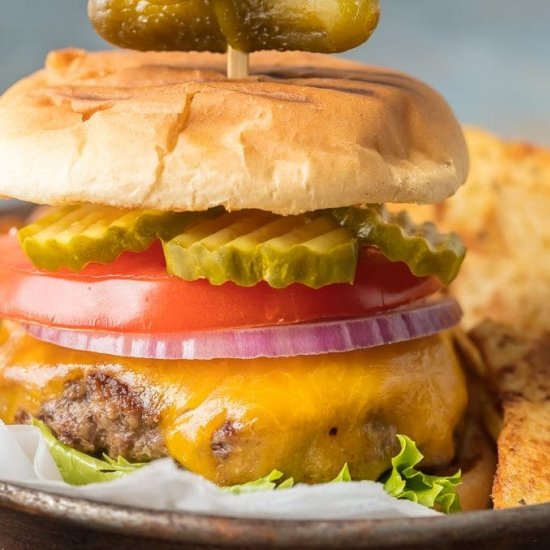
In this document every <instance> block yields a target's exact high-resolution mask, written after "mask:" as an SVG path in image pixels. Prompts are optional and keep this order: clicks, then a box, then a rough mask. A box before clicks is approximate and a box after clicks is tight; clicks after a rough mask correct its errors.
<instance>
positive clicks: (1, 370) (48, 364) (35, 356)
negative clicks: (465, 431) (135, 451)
mask: <svg viewBox="0 0 550 550" xmlns="http://www.w3.org/2000/svg"><path fill="white" fill-rule="evenodd" d="M8 326H9V331H10V334H9V335H8V336H7V335H6V334H4V335H3V337H2V338H1V339H0V418H2V420H4V422H7V423H13V422H14V421H15V419H16V417H17V413H18V412H19V411H25V412H26V413H28V414H30V415H39V414H40V410H41V407H42V406H43V404H44V403H46V402H48V401H49V400H52V399H56V398H57V397H59V396H60V395H61V394H62V392H63V391H64V388H65V387H66V384H67V383H68V382H70V381H71V380H76V379H78V378H80V377H83V376H86V375H88V374H90V373H92V372H101V373H103V374H106V375H108V376H110V377H114V378H116V379H117V380H119V381H120V382H122V383H123V384H125V385H126V386H127V387H128V388H129V391H131V392H132V394H133V396H134V398H136V399H139V400H140V402H141V403H142V404H143V406H144V407H147V410H149V411H154V412H155V414H157V415H158V418H159V426H160V430H161V434H162V436H163V438H164V441H165V444H166V447H167V449H168V453H169V454H170V455H171V456H173V457H174V458H175V459H176V460H178V461H179V462H180V463H181V464H182V465H184V466H185V467H186V468H188V469H189V470H191V471H193V472H197V473H199V474H202V475H203V476H204V477H206V478H208V479H210V480H212V481H214V482H216V483H219V484H222V485H225V484H237V483H243V482H246V481H249V480H252V479H256V478H259V477H260V476H264V475H266V474H267V473H269V472H270V471H271V470H273V469H274V468H278V469H280V470H282V471H283V472H285V474H286V475H287V476H293V477H294V478H295V479H296V480H297V481H305V482H322V481H327V480H330V479H332V478H334V477H335V476H336V474H337V473H338V471H339V470H340V469H341V468H342V466H343V464H344V463H348V464H349V467H350V470H351V474H352V476H353V477H354V478H355V479H376V478H378V477H379V476H380V475H381V474H382V473H383V472H384V471H385V470H386V469H387V468H388V466H389V465H390V462H389V461H390V458H391V456H393V455H395V454H396V452H397V451H398V448H399V446H398V442H397V440H396V438H395V434H396V433H402V434H406V435H408V436H409V437H411V438H412V439H413V440H415V441H416V442H417V444H418V446H419V448H420V450H421V451H422V453H423V454H424V455H425V457H426V458H425V462H424V465H425V466H438V465H444V464H446V463H448V462H449V461H450V460H451V459H452V458H453V456H454V443H453V436H454V434H455V431H456V429H457V426H458V425H459V424H460V422H461V420H462V418H463V415H464V411H465V408H466V402H467V393H466V385H465V380H464V375H463V373H462V370H461V367H460V365H459V364H458V362H457V359H456V356H455V353H454V350H453V346H452V342H451V338H450V336H449V334H445V333H444V334H440V335H437V336H432V337H429V338H424V339H420V340H416V341H412V342H407V343H403V344H395V345H391V346H384V347H379V348H373V349H369V350H361V351H354V352H350V353H342V354H330V355H321V356H313V357H294V358H284V359H258V360H246V361H245V360H230V359H226V360H214V361H151V360H139V359H129V358H121V357H114V356H107V355H99V354H93V353H87V352H79V351H72V350H67V349H63V348H59V347H56V346H54V345H51V344H46V343H43V342H39V341H37V340H35V339H33V338H31V337H30V336H28V335H26V334H25V333H23V331H22V330H21V329H20V328H19V327H17V326H15V325H8ZM3 330H4V331H5V330H6V329H5V328H4V329H3ZM2 341H3V342H2Z"/></svg>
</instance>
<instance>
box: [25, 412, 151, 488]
mask: <svg viewBox="0 0 550 550" xmlns="http://www.w3.org/2000/svg"><path fill="white" fill-rule="evenodd" d="M32 425H33V426H36V427H37V428H38V429H39V430H40V432H41V433H42V436H43V437H44V440H45V442H46V444H47V446H48V449H49V450H50V453H51V455H52V457H53V459H54V460H55V463H56V464H57V467H58V468H59V472H60V473H61V477H62V478H63V479H64V481H65V482H66V483H70V484H71V485H87V484H88V483H101V482H105V481H112V480H113V479H118V478H120V477H123V476H125V475H126V474H128V473H130V472H134V471H135V470H138V469H139V468H141V467H142V466H144V465H145V464H137V463H136V464H132V463H130V462H128V461H127V460H125V459H124V458H122V457H119V458H118V460H113V459H112V458H109V457H108V456H106V455H104V456H103V459H100V458H94V457H93V456H90V455H87V454H86V453H81V452H80V451H76V450H75V449H71V447H68V446H67V445H64V444H63V443H61V442H60V441H58V440H57V439H56V438H55V436H54V435H53V434H52V432H51V431H50V429H49V428H48V427H47V426H46V424H44V422H41V421H40V420H36V419H33V420H32Z"/></svg>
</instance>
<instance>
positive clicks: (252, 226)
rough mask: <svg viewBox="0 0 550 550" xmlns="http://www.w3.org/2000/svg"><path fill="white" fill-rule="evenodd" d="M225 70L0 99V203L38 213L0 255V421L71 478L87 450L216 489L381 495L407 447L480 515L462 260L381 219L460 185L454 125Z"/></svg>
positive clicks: (171, 65)
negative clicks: (462, 330) (351, 483)
mask: <svg viewBox="0 0 550 550" xmlns="http://www.w3.org/2000/svg"><path fill="white" fill-rule="evenodd" d="M224 64H225V59H224V56H223V55H219V54H213V53H174V52H170V53H151V52H143V53H139V52H128V51H109V52H101V53H87V52H84V51H81V50H63V51H56V52H53V53H51V54H50V55H49V56H48V59H47V62H46V67H45V68H44V69H43V70H41V71H40V72H38V73H36V74H34V75H32V76H30V77H28V78H26V79H24V80H23V81H21V82H19V83H17V84H16V85H15V86H13V87H12V88H11V89H9V90H8V91H7V92H6V93H5V94H4V95H3V96H2V98H1V99H0V194H2V195H3V196H5V197H11V198H17V199H21V200H24V201H29V202H32V203H35V204H37V205H47V206H45V207H41V208H39V213H37V214H36V215H35V216H34V219H33V220H29V221H28V223H27V224H26V225H25V226H24V227H22V228H20V229H19V230H13V231H11V232H10V233H9V234H7V235H4V236H2V237H1V238H0V257H1V262H0V317H1V318H2V319H3V322H2V325H1V327H2V328H1V336H0V418H1V419H2V420H3V421H4V422H5V423H7V424H14V423H28V422H33V423H34V424H35V425H37V426H40V428H41V430H42V431H43V433H44V434H45V436H46V437H47V438H48V440H49V441H50V442H51V441H54V442H55V445H56V446H55V453H54V456H55V458H56V460H58V464H59V465H60V468H61V470H62V472H63V475H64V477H65V479H67V480H75V479H78V480H82V479H83V478H85V474H86V472H85V471H80V472H78V471H75V469H76V470H78V468H83V469H84V470H85V466H83V465H82V464H83V462H82V461H81V462H78V461H72V462H71V461H66V462H63V456H62V455H63V454H65V456H70V454H71V453H78V456H83V454H84V455H86V456H88V457H93V459H94V460H96V461H98V462H102V463H103V464H104V465H105V466H104V468H103V469H101V468H99V469H100V470H101V471H102V472H104V473H105V472H107V473H109V475H111V474H112V475H113V476H118V475H120V474H121V473H123V471H127V470H129V469H132V467H134V466H135V467H138V466H139V465H141V464H143V463H148V462H150V461H153V460H155V459H159V458H162V457H167V456H168V457H172V458H173V459H174V460H175V461H177V463H179V464H181V466H182V467H183V468H185V469H187V470H189V471H191V472H194V473H196V474H199V475H201V476H203V477H205V478H207V479H208V480H211V481H213V482H215V483H216V484H218V485H220V486H226V487H234V486H241V485H242V484H246V483H250V482H254V481H255V480H258V479H262V478H264V477H265V476H269V475H270V473H271V472H273V471H274V470H278V471H280V472H282V473H284V476H285V479H290V478H292V479H293V480H294V481H295V482H300V483H323V482H328V481H331V480H333V479H335V478H336V477H337V476H338V474H339V473H341V471H342V468H343V467H344V466H346V467H347V470H346V471H347V472H349V477H350V478H351V479H353V480H364V479H369V480H379V479H382V480H385V481H386V483H387V482H388V479H389V478H390V477H391V472H392V468H393V469H394V470H395V468H396V467H397V466H396V461H395V457H397V456H399V455H400V453H401V455H403V452H404V450H405V448H406V447H407V446H409V447H410V446H416V448H417V449H418V450H419V451H420V452H421V453H422V455H423V460H422V462H421V463H420V465H418V466H417V467H418V468H419V469H421V470H422V472H424V473H425V474H426V475H425V478H424V479H425V480H426V483H430V480H432V479H438V480H439V481H440V484H442V485H445V483H443V482H441V480H443V479H444V480H447V481H446V483H447V485H445V487H447V489H448V491H449V492H454V491H455V488H454V486H455V485H456V483H451V482H450V481H449V480H451V479H452V480H455V481H457V479H458V478H457V477H456V476H454V475H453V474H455V472H456V470H457V469H458V468H460V467H462V469H463V474H464V475H463V481H464V484H463V485H462V486H461V487H460V488H459V489H458V490H459V491H461V497H462V504H463V507H464V508H468V507H470V508H471V507H480V506H484V505H485V504H486V503H487V501H488V495H489V491H490V486H491V480H492V474H493V471H492V468H493V465H492V463H491V461H492V458H491V453H490V452H489V451H487V448H486V447H484V443H483V440H482V437H481V436H480V432H479V431H477V430H476V428H475V415H474V414H473V413H472V412H471V410H472V407H471V406H470V407H469V406H468V383H467V377H466V374H465V372H464V370H463V368H462V361H461V358H460V356H459V354H458V353H457V350H456V348H455V345H454V340H455V338H454V335H455V332H456V325H457V324H458V322H459V320H460V308H459V306H458V304H457V303H456V302H455V301H454V300H453V299H452V298H450V297H448V296H446V294H445V291H444V289H445V286H446V284H448V283H449V282H450V281H451V280H452V279H453V277H454V276H455V275H456V273H457V272H458V269H459V267H460V263H461V261H462V258H463V256H464V249H463V246H462V244H461V243H460V241H459V240H458V238H457V237H456V236H454V235H442V234H440V233H439V232H438V231H437V229H436V228H435V226H433V225H432V224H423V225H414V224H413V223H412V222H411V221H410V220H409V219H408V218H407V216H405V215H403V214H397V213H391V212H390V210H389V209H388V208H386V206H384V205H387V204H395V203H405V202H416V203H436V202H439V201H441V200H443V199H445V198H446V197H448V196H450V195H452V194H453V193H454V192H455V191H456V190H457V189H458V187H459V186H460V185H461V184H462V183H463V182H464V181H465V178H466V175H467V169H468V156H467V149H466V145H465V141H464V138H463V135H462V132H461V129H460V127H459V124H458V123H457V121H456V120H455V118H454V116H453V114H452V111H451V110H450V108H449V107H448V106H447V104H446V103H445V102H444V100H443V99H442V98H441V97H440V96H439V95H438V94H437V93H436V92H434V91H433V90H432V89H430V88H429V87H428V86H426V85H424V84H422V83H420V82H418V81H417V80H415V79H413V78H411V77H409V76H406V75H403V74H400V73H397V72H393V71H390V70H386V69H381V68H375V67H368V66H364V65H361V64H357V63H353V62H350V61H344V60H342V59H336V58H331V57H328V56H323V55H319V54H307V53H296V52H283V53H273V52H261V53H257V54H253V55H252V56H251V75H250V77H249V78H248V79H246V80H242V81H239V80H228V79H227V77H226V76H225V67H224ZM398 436H399V437H398ZM480 438H481V439H480ZM483 449H485V450H483ZM52 452H53V451H52ZM418 460H419V458H417V460H416V461H415V463H414V465H415V466H416V462H418ZM69 462H70V466H68V465H67V464H69ZM84 462H85V461H84ZM79 464H80V466H79ZM401 473H402V474H403V472H401ZM469 473H470V474H471V479H472V480H474V481H473V482H471V483H468V482H467V480H468V479H469V478H468V475H469ZM403 475H405V474H403ZM93 480H95V481H97V478H94V479H93ZM447 489H445V491H447ZM411 492H414V491H412V490H411V491H409V497H410V493H411ZM396 496H399V495H397V494H396ZM432 504H433V502H432ZM440 504H441V502H440Z"/></svg>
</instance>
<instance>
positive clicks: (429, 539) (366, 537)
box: [0, 481, 550, 548]
mask: <svg viewBox="0 0 550 550" xmlns="http://www.w3.org/2000/svg"><path fill="white" fill-rule="evenodd" d="M0 507H4V508H8V509H11V510H16V511H19V512H25V513H28V514H33V515H39V516H42V517H45V518H49V519H51V520H60V521H66V522H70V523H72V524H74V525H79V526H81V527H84V528H88V529H92V530H100V531H108V532H112V533H118V534H123V535H132V536H140V537H144V538H149V539H157V540H163V541H170V542H180V543H194V544H201V545H208V544H211V545H213V544H215V545H217V546H220V545H222V546H233V545H243V544H246V545H252V546H254V547H256V546H258V547H259V546H264V547H268V548H269V547H271V548H273V547H288V546H300V547H319V546H323V547H333V548H337V547H342V545H345V546H347V547H359V546H362V547H368V548H384V547H385V548H399V547H403V546H404V545H405V544H410V543H411V542H414V544H423V545H429V544H433V542H434V540H439V541H442V540H445V541H446V542H447V543H448V544H449V545H452V543H453V542H455V543H456V542H461V543H466V542H476V541H482V540H502V538H503V537H505V538H507V539H508V538H510V539H511V538H514V539H516V541H517V542H520V541H521V540H524V541H527V540H533V537H535V538H537V537H538V538H539V540H540V536H541V535H543V536H544V534H545V533H546V536H548V540H549V542H550V529H549V528H548V526H549V525H550V503H547V504H538V505H532V506H525V507H519V508H510V509H506V510H483V511H479V512H464V513H461V514H455V515H451V516H442V517H421V518H397V519H371V520H369V519H365V520H357V519H356V520H300V521H294V520H269V519H248V518H247V519H245V518H228V517H219V516H212V515H206V514H200V513H191V512H167V511H157V510H151V509H147V508H134V507H129V506H122V505H116V504H108V503H103V502H98V501H93V500H88V499H85V498H80V497H79V498H74V497H69V496H64V495H59V494H55V493H53V492H47V491H43V490H38V489H33V488H30V487H25V486H23V485H18V484H17V483H10V482H2V481H0Z"/></svg>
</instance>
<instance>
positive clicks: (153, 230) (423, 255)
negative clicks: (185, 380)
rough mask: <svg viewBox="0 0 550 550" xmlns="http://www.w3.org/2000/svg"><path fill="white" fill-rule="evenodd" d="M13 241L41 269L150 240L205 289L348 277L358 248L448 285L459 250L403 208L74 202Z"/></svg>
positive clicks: (136, 247) (102, 259)
mask: <svg viewBox="0 0 550 550" xmlns="http://www.w3.org/2000/svg"><path fill="white" fill-rule="evenodd" d="M19 238H20V241H21V245H22V247H23V249H24V251H25V252H26V253H27V255H28V256H29V257H30V259H31V260H32V262H33V263H34V264H35V265H36V266H37V267H39V268H43V269H47V270H50V271H55V270H57V269H59V268H61V267H68V268H70V269H73V270H75V271H79V270H80V269H82V268H83V267H84V266H85V265H86V264H88V263H90V262H99V263H109V262H111V261H113V260H114V259H115V258H116V257H117V256H118V255H119V254H120V253H122V252H123V251H132V252H140V251H144V250H145V249H146V248H148V247H149V246H150V244H151V243H152V242H153V241H154V240H156V239H160V240H162V242H163V248H164V254H165V258H166V264H167V270H168V272H169V273H171V274H172V275H175V276H177V277H180V278H182V279H185V280H187V281H194V280H197V279H207V280H208V281H209V282H211V283H212V284H215V285H221V284H223V283H225V282H228V281H231V282H234V283H236V284H238V285H240V286H252V285H255V284H256V283H258V282H260V281H266V282H267V283H268V284H269V285H270V286H272V287H274V288H284V287H285V286H288V285H290V284H293V283H302V284H304V285H307V286H309V287H312V288H319V287H322V286H325V285H329V284H333V283H352V282H353V280H354V277H355V271H356V267H357V261H358V256H359V247H360V246H376V247H378V248H380V249H381V250H382V252H383V253H384V254H385V255H386V256H387V257H388V258H389V259H390V260H393V261H403V262H406V263H407V264H408V265H409V267H410V269H411V272H412V273H413V274H415V275H417V276H428V275H436V276H437V277H439V278H440V279H441V280H442V281H443V282H445V283H449V282H450V281H451V280H452V279H453V278H454V277H455V276H456V274H457V273H458V270H459V268H460V264H461V262H462V260H463V258H464V253H465V251H464V247H463V245H462V243H461V242H460V239H458V237H457V236H456V235H441V234H439V233H438V232H437V230H436V229H435V227H434V226H433V225H432V224H423V225H418V226H417V225H414V224H413V223H412V222H411V221H410V219H409V218H408V216H407V215H406V214H397V215H393V214H389V213H388V212H387V211H386V210H385V209H384V207H382V206H379V205H372V206H362V207H349V208H340V209H335V210H325V211H318V212H312V213H308V214H302V215H299V216H279V215H276V214H271V213H269V212H263V211H260V210H244V211H238V212H231V213H228V212H226V211H225V210H224V209H223V208H217V209H212V210H209V211H207V212H181V213H171V212H159V211H155V210H121V209H117V208H111V207H105V206H93V205H77V206H67V207H64V208H60V209H58V210H56V211H54V212H53V213H51V214H49V215H48V216H46V217H45V218H43V219H41V220H39V221H37V222H35V223H33V224H31V225H29V226H26V227H24V228H23V229H21V230H20V231H19Z"/></svg>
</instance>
